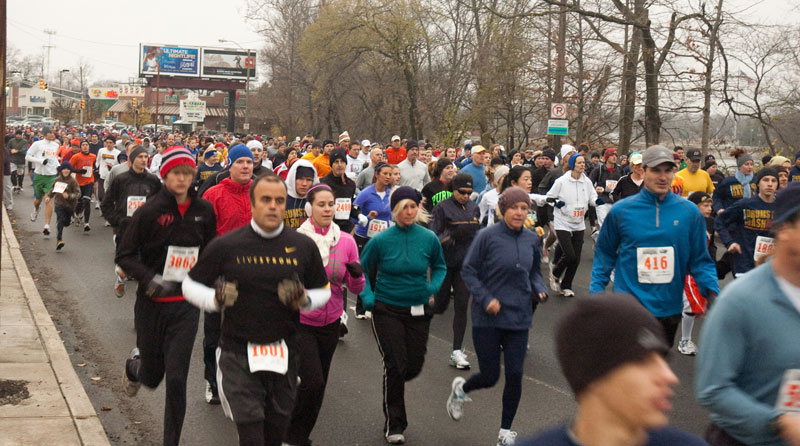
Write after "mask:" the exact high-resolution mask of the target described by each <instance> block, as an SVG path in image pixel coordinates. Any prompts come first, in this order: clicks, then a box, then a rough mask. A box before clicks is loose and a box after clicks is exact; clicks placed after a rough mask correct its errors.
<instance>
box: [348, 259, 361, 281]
mask: <svg viewBox="0 0 800 446" xmlns="http://www.w3.org/2000/svg"><path fill="white" fill-rule="evenodd" d="M344 267H345V268H347V273H348V274H350V277H353V278H355V277H361V276H363V275H364V268H362V267H361V264H360V263H358V262H350V263H345V264H344Z"/></svg>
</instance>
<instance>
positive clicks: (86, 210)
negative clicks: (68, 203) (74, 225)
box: [75, 183, 94, 224]
mask: <svg viewBox="0 0 800 446" xmlns="http://www.w3.org/2000/svg"><path fill="white" fill-rule="evenodd" d="M93 192H94V183H89V184H87V185H85V186H81V198H79V199H78V205H77V206H76V207H75V215H80V214H81V213H83V222H84V223H87V224H88V223H89V218H90V217H91V216H92V193H93Z"/></svg>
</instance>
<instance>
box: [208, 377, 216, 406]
mask: <svg viewBox="0 0 800 446" xmlns="http://www.w3.org/2000/svg"><path fill="white" fill-rule="evenodd" d="M206 403H208V404H219V395H218V394H217V392H215V391H214V389H213V388H212V387H211V383H210V382H208V381H206Z"/></svg>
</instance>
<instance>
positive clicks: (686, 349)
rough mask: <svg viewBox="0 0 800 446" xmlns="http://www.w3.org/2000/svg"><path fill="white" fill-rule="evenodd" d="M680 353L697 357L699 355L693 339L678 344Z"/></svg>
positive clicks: (682, 340)
mask: <svg viewBox="0 0 800 446" xmlns="http://www.w3.org/2000/svg"><path fill="white" fill-rule="evenodd" d="M678 352H680V354H682V355H686V356H695V355H696V354H697V346H696V345H695V344H694V342H692V340H691V339H681V341H680V342H679V343H678Z"/></svg>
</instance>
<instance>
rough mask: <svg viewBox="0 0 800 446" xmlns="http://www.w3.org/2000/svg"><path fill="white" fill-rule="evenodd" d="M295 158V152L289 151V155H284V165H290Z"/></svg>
mask: <svg viewBox="0 0 800 446" xmlns="http://www.w3.org/2000/svg"><path fill="white" fill-rule="evenodd" d="M295 158H297V150H294V149H292V150H290V151H289V154H288V155H286V163H287V164H288V163H291V162H292V161H293V160H294V159H295Z"/></svg>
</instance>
